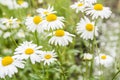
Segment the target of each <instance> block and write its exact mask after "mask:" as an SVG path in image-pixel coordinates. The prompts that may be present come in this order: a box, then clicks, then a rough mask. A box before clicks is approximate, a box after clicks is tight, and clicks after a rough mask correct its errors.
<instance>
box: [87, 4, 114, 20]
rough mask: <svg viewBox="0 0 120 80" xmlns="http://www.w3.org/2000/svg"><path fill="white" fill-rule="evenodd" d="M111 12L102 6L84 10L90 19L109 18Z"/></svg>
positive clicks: (98, 5)
mask: <svg viewBox="0 0 120 80" xmlns="http://www.w3.org/2000/svg"><path fill="white" fill-rule="evenodd" d="M111 13H112V12H111V10H110V9H109V8H108V7H104V6H103V5H102V4H95V5H93V6H89V7H88V8H86V14H87V15H91V16H92V19H97V18H98V17H100V18H102V19H103V18H106V19H107V18H109V17H110V15H111Z"/></svg>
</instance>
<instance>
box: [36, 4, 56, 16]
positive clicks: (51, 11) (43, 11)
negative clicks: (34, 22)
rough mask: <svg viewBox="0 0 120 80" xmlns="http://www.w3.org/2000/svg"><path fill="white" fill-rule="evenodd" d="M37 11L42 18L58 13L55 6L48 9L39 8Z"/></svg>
mask: <svg viewBox="0 0 120 80" xmlns="http://www.w3.org/2000/svg"><path fill="white" fill-rule="evenodd" d="M36 11H37V12H38V13H39V14H40V16H47V15H49V14H54V13H57V12H56V11H54V8H53V6H50V5H48V8H47V9H43V8H38V9H37V10H36Z"/></svg>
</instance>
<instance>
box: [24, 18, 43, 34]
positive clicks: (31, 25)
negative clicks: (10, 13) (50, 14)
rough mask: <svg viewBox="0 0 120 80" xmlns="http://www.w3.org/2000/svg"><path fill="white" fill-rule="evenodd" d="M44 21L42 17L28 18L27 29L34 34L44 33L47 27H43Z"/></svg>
mask: <svg viewBox="0 0 120 80" xmlns="http://www.w3.org/2000/svg"><path fill="white" fill-rule="evenodd" d="M42 22H43V19H42V17H40V16H34V17H27V19H26V22H25V25H27V28H28V29H29V30H30V31H32V32H35V31H37V32H39V33H41V32H43V31H44V30H45V27H44V26H42Z"/></svg>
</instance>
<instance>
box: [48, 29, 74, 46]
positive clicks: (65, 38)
mask: <svg viewBox="0 0 120 80" xmlns="http://www.w3.org/2000/svg"><path fill="white" fill-rule="evenodd" d="M50 36H52V38H50V40H49V43H50V44H54V45H59V46H66V45H68V44H69V43H71V42H72V40H73V38H72V37H74V36H75V35H73V34H70V33H69V32H66V31H64V30H56V31H55V32H53V33H51V34H50Z"/></svg>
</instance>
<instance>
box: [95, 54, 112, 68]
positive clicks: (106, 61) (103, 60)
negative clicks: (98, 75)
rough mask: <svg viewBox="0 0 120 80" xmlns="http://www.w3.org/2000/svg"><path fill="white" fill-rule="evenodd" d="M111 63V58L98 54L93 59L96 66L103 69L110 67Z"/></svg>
mask: <svg viewBox="0 0 120 80" xmlns="http://www.w3.org/2000/svg"><path fill="white" fill-rule="evenodd" d="M113 62H114V60H113V58H112V57H111V56H109V55H106V54H99V55H98V56H96V57H95V64H96V65H98V66H99V65H103V66H104V67H110V66H112V64H113Z"/></svg>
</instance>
